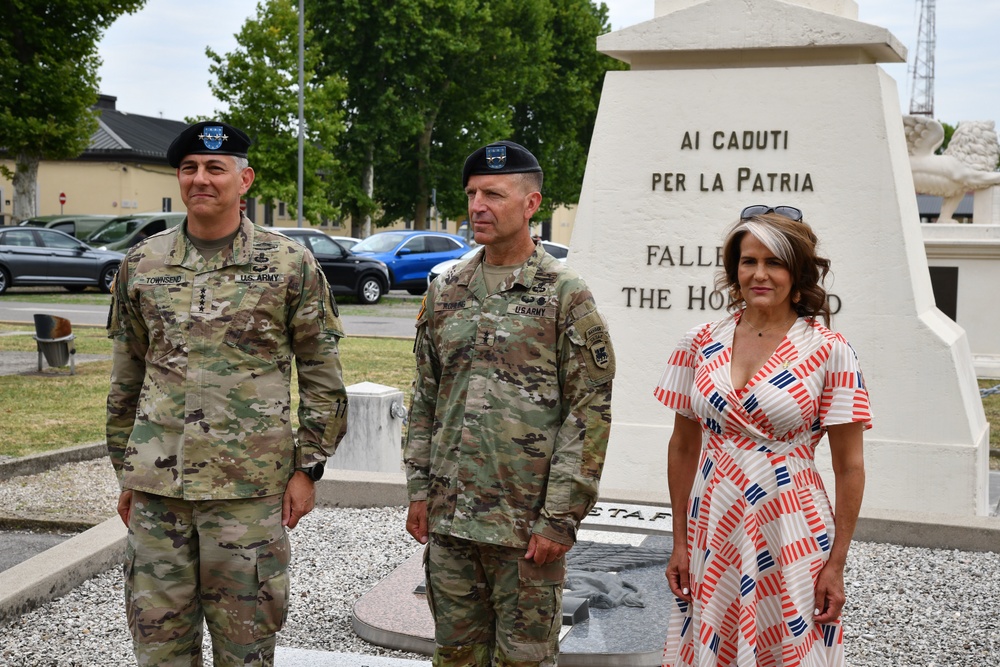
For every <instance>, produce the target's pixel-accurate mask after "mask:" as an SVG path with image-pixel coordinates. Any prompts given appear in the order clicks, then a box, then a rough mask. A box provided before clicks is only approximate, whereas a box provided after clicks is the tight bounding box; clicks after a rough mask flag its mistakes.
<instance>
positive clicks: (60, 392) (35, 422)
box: [0, 325, 415, 456]
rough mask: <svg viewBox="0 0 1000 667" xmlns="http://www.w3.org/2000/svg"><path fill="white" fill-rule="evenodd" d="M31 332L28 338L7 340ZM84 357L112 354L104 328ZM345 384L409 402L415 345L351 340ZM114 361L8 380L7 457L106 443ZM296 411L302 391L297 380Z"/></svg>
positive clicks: (0, 403) (10, 344) (11, 344)
mask: <svg viewBox="0 0 1000 667" xmlns="http://www.w3.org/2000/svg"><path fill="white" fill-rule="evenodd" d="M11 331H23V332H24V334H25V335H4V334H5V333H6V332H11ZM31 333H33V329H32V328H31V327H30V325H20V326H17V325H0V351H10V352H34V351H35V349H36V348H35V341H34V339H33V338H32V337H31V335H30V334H31ZM74 333H75V334H76V340H75V344H76V351H77V354H106V355H110V354H111V341H109V340H108V339H107V338H106V337H105V334H104V330H103V329H100V328H95V327H78V328H76V329H74ZM340 358H341V363H342V364H343V367H344V381H345V382H346V383H347V384H348V385H352V384H357V383H359V382H375V383H377V384H382V385H386V386H388V387H395V388H397V389H400V390H402V391H403V394H404V401H405V404H406V405H409V397H410V383H411V382H412V381H413V373H414V368H415V366H414V361H413V342H412V341H408V340H397V339H389V338H362V337H357V338H345V339H344V340H342V341H341V343H340ZM110 372H111V362H110V361H98V362H88V363H78V364H77V365H76V375H69V374H68V373H67V372H66V370H65V369H59V370H55V369H48V368H46V372H45V373H43V374H35V373H32V374H30V375H4V376H0V423H2V424H3V428H2V429H0V456H25V455H27V454H33V453H38V452H46V451H51V450H54V449H62V448H63V447H69V446H72V445H79V444H85V443H91V442H100V441H103V440H104V421H105V400H106V398H107V394H108V377H109V374H110ZM292 391H293V398H292V401H293V414H294V409H295V408H294V406H295V405H297V400H298V392H297V387H296V385H295V384H294V382H293V386H292Z"/></svg>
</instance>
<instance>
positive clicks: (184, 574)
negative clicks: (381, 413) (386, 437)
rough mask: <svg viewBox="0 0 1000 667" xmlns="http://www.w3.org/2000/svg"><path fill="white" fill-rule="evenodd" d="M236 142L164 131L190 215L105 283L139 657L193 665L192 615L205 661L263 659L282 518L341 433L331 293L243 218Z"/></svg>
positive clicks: (221, 134)
mask: <svg viewBox="0 0 1000 667" xmlns="http://www.w3.org/2000/svg"><path fill="white" fill-rule="evenodd" d="M249 145H250V140H249V138H248V137H247V136H246V135H245V134H244V133H243V132H241V131H240V130H238V129H236V128H233V127H230V126H228V125H225V124H224V123H218V122H207V123H197V124H195V125H192V126H191V127H189V128H187V129H186V130H185V131H184V132H182V133H181V134H180V135H179V136H178V137H177V139H175V140H174V142H173V143H172V144H171V146H170V149H169V150H168V152H167V158H168V160H169V162H170V164H171V165H172V166H174V167H177V175H178V181H179V183H180V188H181V198H182V199H183V201H184V203H185V205H186V206H187V211H188V215H187V218H186V219H185V221H184V223H183V224H182V225H180V226H179V227H175V228H173V229H171V230H168V231H166V232H163V233H161V234H158V235H155V236H152V237H150V238H149V239H146V240H145V241H143V242H141V243H139V244H138V245H136V246H134V247H133V248H132V249H131V250H130V251H129V252H128V254H127V255H126V257H125V259H124V261H123V262H122V264H121V268H120V270H119V272H118V276H117V279H116V282H115V286H114V289H113V300H112V305H111V312H110V315H109V320H108V335H109V337H111V338H113V339H114V364H113V368H112V373H111V389H110V392H109V394H108V423H107V439H108V451H109V453H110V456H111V462H112V464H113V466H114V469H115V472H116V474H117V476H118V481H119V483H120V484H121V488H122V493H121V497H120V499H119V503H118V511H119V514H120V515H121V517H122V520H123V521H124V522H125V524H126V525H127V526H128V528H129V534H128V546H127V551H126V557H125V606H126V615H127V618H128V626H129V630H130V631H131V633H132V637H133V640H134V648H135V654H136V658H137V660H138V663H139V664H140V665H157V666H163V665H185V666H187V665H200V664H201V643H202V624H203V619H204V620H206V621H207V623H208V627H209V630H210V632H211V634H212V648H213V655H214V664H215V665H216V666H217V667H222V666H224V665H272V664H273V661H274V646H275V637H276V633H277V632H278V631H279V630H280V629H281V627H282V625H283V623H284V621H285V618H286V615H287V604H288V590H289V586H288V575H287V568H288V561H289V555H290V554H289V546H288V538H287V535H286V529H291V528H294V527H295V525H296V524H297V523H298V520H299V519H300V518H301V517H302V516H304V515H305V514H306V513H308V512H309V511H310V510H311V509H312V507H313V503H314V500H315V489H314V483H315V481H316V480H317V479H319V477H320V476H321V475H322V470H323V462H324V461H325V460H326V458H327V457H328V456H331V455H332V454H333V452H334V450H335V449H336V446H337V444H338V443H339V441H340V440H341V438H342V437H343V435H344V431H345V428H346V423H347V394H346V391H345V388H344V382H343V378H342V374H341V366H340V359H339V356H338V347H337V346H338V340H339V339H340V338H341V337H343V335H344V334H343V327H342V326H341V323H340V320H339V318H338V314H337V307H336V304H335V302H334V301H333V297H332V296H331V295H330V291H329V287H328V285H327V283H326V280H325V278H324V276H323V273H322V271H321V270H320V268H319V267H318V265H317V264H316V261H315V259H314V258H313V256H312V254H311V253H309V252H308V251H306V249H305V248H304V247H302V246H301V245H299V244H298V243H296V242H294V241H291V240H290V239H288V238H286V237H284V236H282V235H280V234H276V233H274V232H270V231H267V230H266V229H263V228H261V227H257V226H255V225H254V224H252V223H251V222H250V220H249V219H247V218H246V217H245V216H243V215H242V214H241V213H240V197H241V196H242V195H243V194H245V193H246V192H247V190H248V189H249V187H250V185H251V183H252V182H253V178H254V174H253V170H252V169H250V167H249V166H247V160H246V154H247V148H248V147H249ZM293 360H294V362H295V366H296V370H297V374H298V382H299V395H300V406H299V411H298V417H299V427H298V433H297V438H296V437H293V434H292V428H291V415H290V380H291V370H292V365H293ZM296 440H297V444H296Z"/></svg>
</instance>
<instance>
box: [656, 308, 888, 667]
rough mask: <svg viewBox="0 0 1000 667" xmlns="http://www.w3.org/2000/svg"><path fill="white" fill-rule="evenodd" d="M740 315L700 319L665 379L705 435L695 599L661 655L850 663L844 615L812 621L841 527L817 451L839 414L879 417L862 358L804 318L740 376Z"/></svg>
mask: <svg viewBox="0 0 1000 667" xmlns="http://www.w3.org/2000/svg"><path fill="white" fill-rule="evenodd" d="M740 315H741V313H736V314H735V315H732V316H730V317H727V318H726V319H724V320H722V321H720V322H716V323H709V324H704V325H700V326H698V327H695V328H694V329H692V330H691V331H689V332H688V333H687V335H685V337H684V339H683V340H682V341H681V343H680V344H679V345H678V346H677V348H676V349H675V350H674V352H673V354H671V355H670V359H669V361H668V362H667V367H666V370H664V372H663V377H661V378H660V382H659V384H658V385H657V387H656V389H655V391H654V394H655V396H656V398H657V399H659V400H660V401H661V402H662V403H663V404H664V405H666V406H667V407H668V408H671V409H673V410H675V411H677V412H678V413H680V414H681V415H684V416H685V417H688V418H690V419H693V420H696V421H698V422H700V423H701V425H702V429H703V435H704V444H703V448H702V454H701V459H700V462H699V466H698V468H699V470H698V472H697V473H696V475H695V480H694V486H693V488H692V490H691V497H690V499H689V501H688V508H687V509H688V535H687V548H688V553H689V555H690V574H691V584H692V585H691V591H692V596H693V599H694V602H693V604H688V603H687V602H685V601H683V600H679V599H678V600H676V601H675V604H674V606H673V607H672V611H671V616H670V624H669V627H668V629H667V640H666V645H665V647H664V657H663V665H664V666H665V667H695V666H697V667H707V666H709V665H712V666H719V667H722V666H730V665H732V666H737V665H738V666H740V667H744V666H755V665H759V666H760V667H771V666H776V667H777V666H780V667H793V666H796V665H801V666H803V667H805V666H808V667H813V666H815V667H819V666H823V667H826V666H830V665H844V648H843V632H842V629H841V625H840V621H839V620H838V621H837V622H835V623H830V624H817V623H814V622H813V620H812V618H813V610H814V608H815V582H816V577H817V575H818V574H819V571H820V570H821V569H822V568H823V565H824V564H825V563H826V560H827V558H828V557H829V553H830V547H831V545H832V544H833V538H834V523H833V511H832V509H831V507H830V500H829V498H828V497H827V494H826V491H825V489H824V488H823V481H822V480H821V479H820V476H819V473H818V472H817V470H816V465H815V462H814V453H815V450H816V445H817V444H818V443H819V441H820V438H822V436H823V433H824V431H825V429H826V427H828V426H830V425H834V424H844V423H850V422H861V423H863V424H864V427H865V429H868V428H871V410H870V407H869V403H868V391H867V389H866V388H865V383H864V378H863V377H862V374H861V367H860V365H859V364H858V359H857V356H856V355H855V353H854V350H853V349H852V348H851V346H850V345H849V344H848V342H847V341H846V340H845V339H844V337H843V336H841V335H840V334H837V333H834V332H832V331H830V330H829V329H827V328H826V327H824V326H822V325H821V324H819V323H816V322H812V321H809V320H806V319H804V318H799V319H798V320H796V321H795V323H794V324H792V327H791V328H790V329H789V330H788V333H787V334H786V335H785V338H784V340H782V341H781V343H779V345H778V347H777V349H776V350H775V352H774V354H773V355H772V356H771V358H770V359H768V361H767V362H766V363H765V364H764V366H763V367H761V369H760V370H759V371H757V374H756V375H754V376H753V378H752V379H751V380H750V382H749V383H748V384H747V386H746V387H740V388H736V387H733V386H732V381H731V378H730V359H731V356H732V344H733V334H734V332H735V329H736V325H737V323H738V322H739V318H740Z"/></svg>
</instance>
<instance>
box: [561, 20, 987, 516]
mask: <svg viewBox="0 0 1000 667" xmlns="http://www.w3.org/2000/svg"><path fill="white" fill-rule="evenodd" d="M655 7H656V10H655V18H654V19H652V20H650V21H647V22H645V23H641V24H638V25H635V26H632V27H629V28H626V29H624V30H620V31H617V32H613V33H609V34H607V35H603V36H601V37H600V38H598V41H597V44H598V50H600V51H601V52H603V53H606V54H608V55H610V56H613V57H615V58H618V59H620V60H623V61H625V62H628V63H629V64H630V65H631V70H630V71H627V72H609V73H608V74H607V77H606V79H605V83H604V89H603V93H602V97H601V106H600V109H599V112H598V116H597V121H596V125H595V129H594V136H593V141H592V143H591V147H590V154H589V161H588V164H587V171H586V175H585V178H584V182H583V191H582V195H581V199H580V207H579V210H578V214H577V218H576V222H575V225H574V230H573V237H572V242H571V245H572V254H571V255H570V262H571V263H572V265H573V266H574V267H576V268H577V269H578V270H580V272H581V273H582V274H583V275H584V276H586V277H587V280H588V283H589V284H590V286H591V288H592V290H593V291H594V293H595V296H596V297H597V299H598V302H599V303H600V305H601V309H602V311H603V312H604V313H605V314H606V315H607V317H608V320H609V323H610V326H611V332H612V336H613V337H614V340H615V347H616V351H617V355H618V375H617V377H616V381H615V397H614V405H613V410H614V425H613V428H612V433H611V444H610V447H609V452H608V458H607V464H606V468H605V473H604V477H603V481H602V487H603V489H604V490H606V491H607V492H611V493H614V492H615V491H616V490H618V489H629V490H632V491H633V492H634V491H636V490H638V491H645V492H648V493H649V494H650V495H652V496H658V497H659V498H660V499H664V498H666V495H667V478H666V450H667V441H668V439H669V436H670V430H671V425H672V423H673V415H672V413H670V412H669V411H668V410H666V409H665V408H663V407H662V406H661V405H660V404H659V403H657V402H656V401H655V400H654V398H653V394H652V392H653V386H654V385H655V383H656V382H657V380H658V379H659V376H660V373H661V371H662V368H663V365H664V363H665V361H666V359H667V356H668V355H669V353H670V351H671V350H672V349H673V348H674V346H675V345H676V343H677V341H678V339H679V338H680V337H681V336H682V335H683V333H684V332H685V331H686V330H687V329H689V328H690V327H692V326H694V325H696V324H698V323H700V322H704V321H708V320H715V319H719V318H721V317H723V316H724V314H725V313H726V309H725V307H726V303H725V298H724V296H723V295H722V294H720V293H719V292H717V291H715V290H714V287H713V284H714V278H715V275H716V273H717V271H718V270H719V268H720V267H721V260H720V256H719V255H720V245H721V241H722V236H723V232H724V230H725V228H726V227H727V226H728V225H730V224H731V223H733V222H734V221H735V219H736V217H737V216H738V214H739V211H740V210H741V209H742V208H743V207H744V206H747V205H750V204H769V205H772V206H775V205H779V204H789V205H792V206H796V207H799V208H801V209H802V210H803V211H804V212H805V218H806V221H807V222H809V223H810V224H811V225H812V226H813V227H814V229H815V230H816V232H817V234H818V235H819V237H820V240H821V248H820V249H821V252H822V253H823V254H825V255H826V256H827V257H829V258H830V259H831V260H832V262H833V271H832V274H831V276H830V279H828V281H827V286H828V289H829V291H830V292H831V296H830V300H831V305H832V307H833V310H834V312H835V315H834V321H833V327H834V329H836V330H838V331H841V332H843V333H844V335H846V336H847V338H848V339H849V340H850V341H851V342H852V344H853V345H854V347H855V349H856V350H857V352H858V355H859V357H860V359H861V362H862V365H863V368H864V370H865V376H866V380H867V383H868V386H869V389H870V392H871V396H872V407H873V412H874V418H875V428H874V429H873V430H871V431H869V432H868V433H866V438H865V444H866V452H865V458H866V462H867V469H868V485H867V489H866V493H865V503H864V507H863V509H862V514H865V513H868V512H873V511H879V510H904V511H914V512H930V513H937V514H949V515H965V516H971V515H984V514H985V513H986V506H987V493H988V485H987V468H988V466H987V458H988V436H989V434H988V425H987V423H986V420H985V417H984V415H983V409H982V403H981V401H980V398H979V392H978V389H977V385H976V377H975V373H974V370H973V365H972V360H971V354H970V351H969V345H968V341H967V338H966V335H965V332H964V331H963V330H962V329H961V328H960V327H959V326H958V325H956V324H955V323H954V322H953V321H951V320H950V319H948V318H947V317H945V316H944V315H943V314H942V313H941V312H940V311H939V310H938V309H937V308H936V307H935V302H934V296H933V293H932V290H931V282H930V278H929V272H928V266H927V258H926V256H925V253H924V247H923V239H922V236H921V231H920V229H919V223H918V220H919V217H918V214H917V208H916V198H915V196H914V187H913V178H912V176H911V172H910V162H909V159H908V156H907V148H906V140H905V138H904V133H903V124H902V122H901V113H900V110H899V103H898V97H897V92H896V84H895V82H894V81H893V80H892V78H891V77H889V76H888V75H887V74H886V73H885V72H884V71H883V70H882V69H881V68H880V67H879V66H878V64H877V63H879V62H903V61H905V49H904V47H903V46H902V45H901V44H900V43H899V41H898V40H897V39H896V38H895V37H894V36H893V35H892V34H890V33H889V32H888V31H887V30H885V29H884V28H880V27H877V26H873V25H869V24H865V23H861V22H859V21H858V20H857V4H856V3H855V2H854V1H853V0H789V1H787V2H782V1H780V0H755V1H754V2H744V1H743V0H657V2H656V6H655ZM828 452H829V450H828V448H827V447H826V446H825V443H824V445H823V446H821V453H820V457H819V463H820V467H821V470H824V471H825V473H824V477H825V479H826V480H827V486H828V489H829V490H830V491H831V493H832V492H833V491H834V489H833V476H832V473H830V471H829V467H830V466H829V453H828Z"/></svg>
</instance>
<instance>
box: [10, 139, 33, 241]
mask: <svg viewBox="0 0 1000 667" xmlns="http://www.w3.org/2000/svg"><path fill="white" fill-rule="evenodd" d="M38 162H39V157H38V156H37V155H27V154H25V153H18V154H17V158H16V159H15V160H14V179H13V184H14V205H13V207H12V208H13V211H12V212H13V224H15V225H16V224H18V223H19V222H21V221H22V220H27V219H28V218H33V217H35V216H36V215H38V206H37V204H38Z"/></svg>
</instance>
